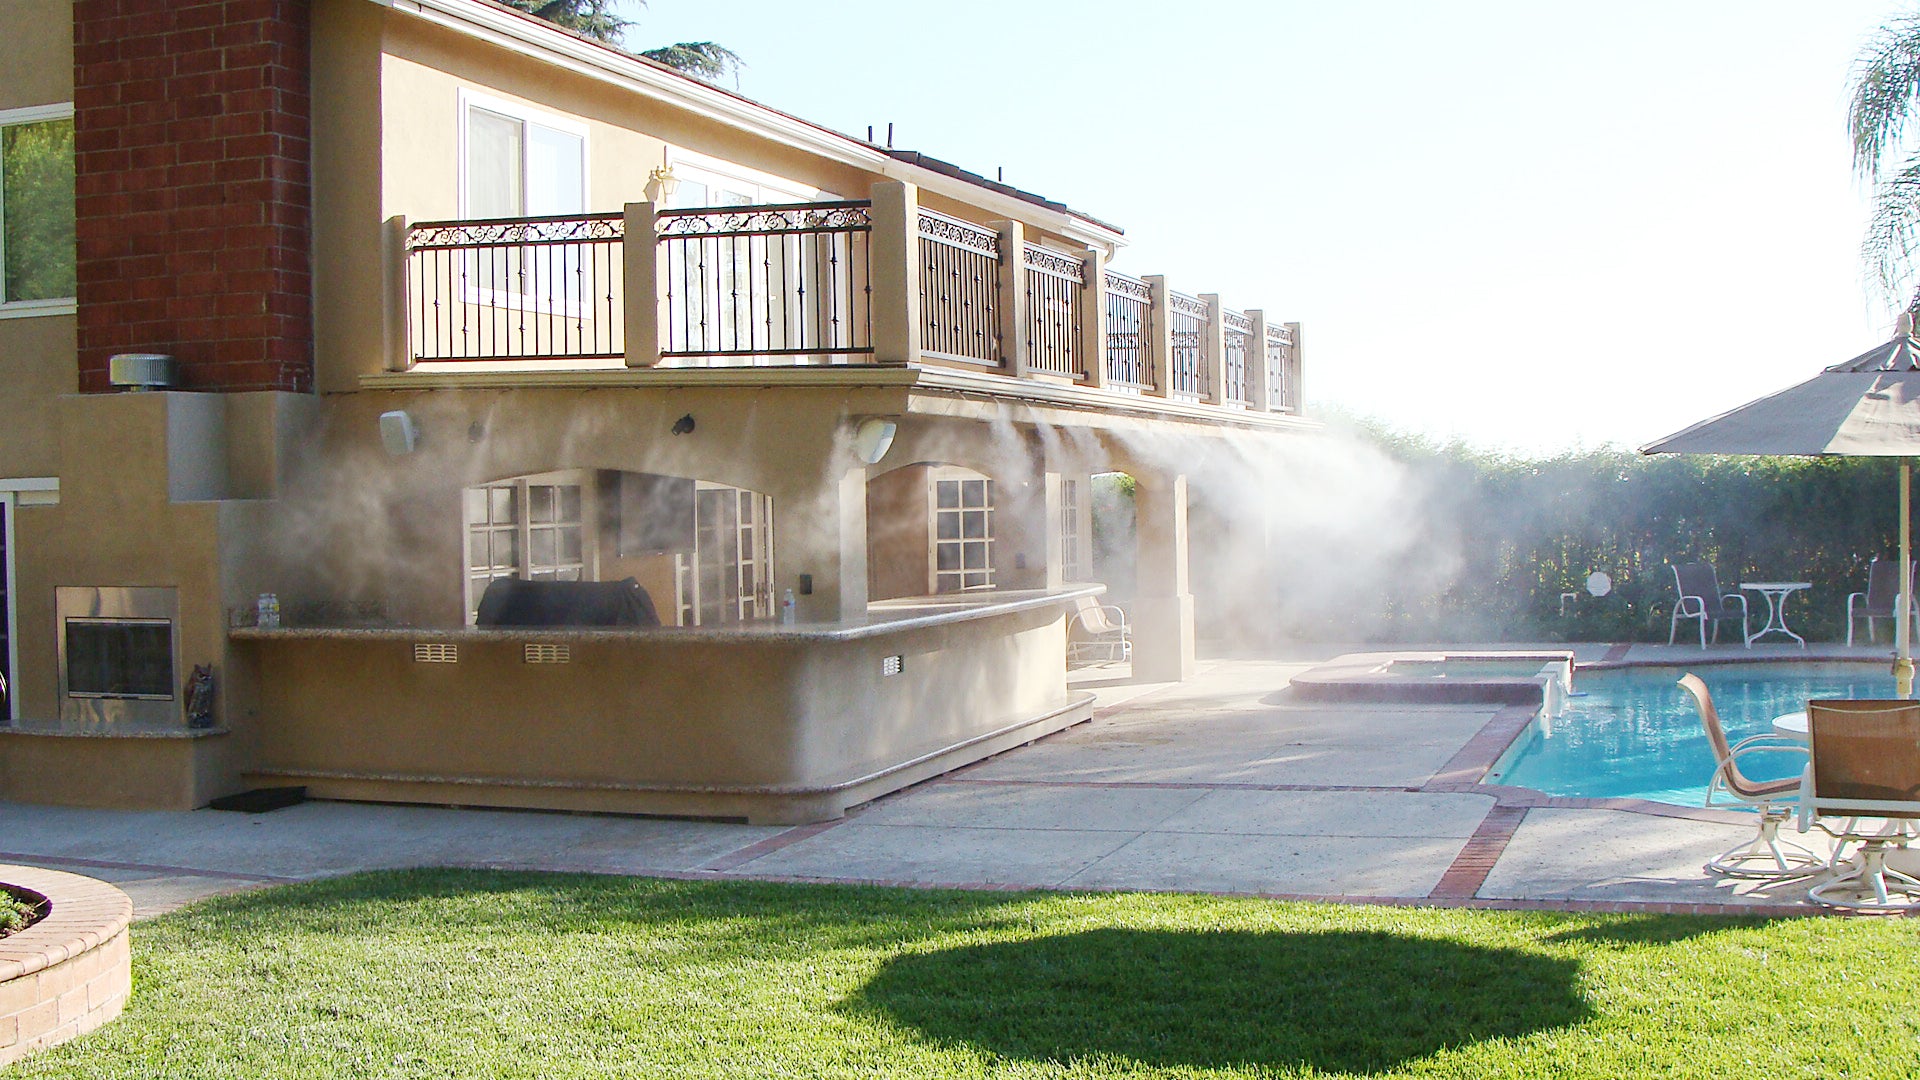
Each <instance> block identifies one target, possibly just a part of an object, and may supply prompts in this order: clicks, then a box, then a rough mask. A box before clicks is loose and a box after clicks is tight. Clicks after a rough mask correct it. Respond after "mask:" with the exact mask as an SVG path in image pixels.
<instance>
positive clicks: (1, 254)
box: [0, 105, 74, 315]
mask: <svg viewBox="0 0 1920 1080" xmlns="http://www.w3.org/2000/svg"><path fill="white" fill-rule="evenodd" d="M73 252H74V246H73V106H71V105H43V106H36V107H34V108H29V109H6V110H0V315H28V314H34V313H36V312H43V311H44V312H48V313H53V312H56V311H71V310H72V308H73V296H74V285H73V282H74V270H73V267H74V255H73Z"/></svg>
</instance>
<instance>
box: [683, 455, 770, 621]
mask: <svg viewBox="0 0 1920 1080" xmlns="http://www.w3.org/2000/svg"><path fill="white" fill-rule="evenodd" d="M683 569H684V574H683V577H682V581H681V585H680V591H681V595H680V608H681V614H680V622H681V625H683V626H687V625H692V626H716V625H719V624H722V623H731V622H745V621H748V620H752V619H766V618H771V617H772V616H773V613H774V610H775V608H774V599H773V499H772V498H770V497H769V496H766V495H762V494H760V493H759V492H757V491H748V490H746V489H745V488H736V487H728V486H727V485H725V484H714V483H708V482H707V481H704V480H703V481H700V482H699V483H698V484H696V485H695V487H694V546H693V559H692V562H691V565H687V564H684V563H683Z"/></svg>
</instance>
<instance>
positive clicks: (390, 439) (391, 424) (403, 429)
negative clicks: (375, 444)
mask: <svg viewBox="0 0 1920 1080" xmlns="http://www.w3.org/2000/svg"><path fill="white" fill-rule="evenodd" d="M419 444H420V429H419V428H416V427H414V426H413V417H411V416H408V415H407V413H406V410H404V409H394V410H393V411H392V412H383V413H381V414H380V445H382V446H384V447H386V448H387V453H389V454H392V455H394V456H395V457H398V456H400V455H401V454H411V453H413V448H414V447H416V446H418V445H419Z"/></svg>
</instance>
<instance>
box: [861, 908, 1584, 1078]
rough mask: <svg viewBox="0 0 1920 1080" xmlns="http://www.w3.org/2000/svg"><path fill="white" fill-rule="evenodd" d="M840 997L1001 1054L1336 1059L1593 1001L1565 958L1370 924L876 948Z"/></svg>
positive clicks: (1372, 1062) (1496, 1027)
mask: <svg viewBox="0 0 1920 1080" xmlns="http://www.w3.org/2000/svg"><path fill="white" fill-rule="evenodd" d="M842 1007H843V1008H846V1009H848V1010H849V1011H852V1012H856V1013H865V1014H868V1015H872V1016H876V1017H883V1018H885V1019H888V1020H891V1021H893V1022H894V1023H896V1024H900V1025H904V1026H906V1027H909V1028H912V1029H914V1030H917V1031H919V1032H920V1033H921V1034H923V1035H924V1036H926V1037H928V1038H930V1039H932V1040H934V1041H936V1042H941V1043H949V1044H964V1045H968V1046H973V1047H977V1048H979V1049H982V1050H986V1051H989V1052H991V1053H995V1054H998V1055H1001V1056H1003V1057H1007V1058H1016V1059H1025V1060H1031V1061H1061V1062H1064V1061H1072V1060H1076V1059H1087V1058H1123V1059H1131V1060H1132V1061H1136V1062H1139V1063H1141V1064H1143V1065H1148V1066H1154V1067H1160V1068H1178V1067H1190V1068H1224V1067H1232V1066H1253V1067H1267V1068H1281V1067H1299V1066H1309V1067H1312V1068H1316V1069H1321V1070H1326V1071H1330V1072H1351V1073H1370V1072H1379V1071H1382V1070H1386V1069H1391V1068H1394V1067H1396V1066H1398V1065H1402V1064H1404V1063H1406V1062H1409V1061H1412V1060H1415V1059H1418V1058H1423V1057H1426V1056H1428V1055H1431V1054H1434V1053H1436V1052H1438V1051H1441V1050H1445V1049H1447V1048H1449V1047H1460V1046H1465V1045H1468V1044H1471V1043H1474V1042H1478V1041H1482V1040H1487V1039H1501V1038H1515V1037H1519V1036H1525V1035H1528V1034H1531V1033H1534V1032H1538V1031H1544V1030H1548V1029H1552V1028H1564V1027H1568V1026H1570V1025H1574V1024H1578V1023H1581V1022H1583V1021H1585V1020H1587V1019H1588V1018H1589V1017H1590V1016H1591V1015H1592V1013H1591V1010H1590V1009H1589V1007H1588V1004H1587V1002H1586V999H1585V997H1584V996H1583V994H1582V992H1581V988H1580V984H1579V966H1578V964H1577V963H1576V962H1575V961H1573V960H1570V959H1565V958H1556V957H1551V956H1542V955H1539V954H1536V953H1531V952H1522V951H1519V950H1514V949H1502V948H1488V947H1482V946H1473V945H1466V944H1462V943H1459V942H1455V941H1448V940H1443V939H1432V938H1422V937H1409V936H1401V935H1397V934H1389V933H1380V932H1372V931H1337V932H1321V933H1246V932H1214V933H1208V932H1192V931H1152V930H1125V929H1103V930H1090V931H1086V932H1082V933H1075V934H1067V935H1061V936H1055V937H1044V938H1037V939H1029V940H1020V941H1005V942H994V943H989V944H982V945H971V946H966V947H962V948H953V949H944V950H940V951H937V952H929V953H919V954H911V955H906V956H901V957H898V958H896V959H894V960H891V961H889V962H888V963H887V964H886V965H885V966H884V967H883V968H882V969H881V970H880V972H879V973H878V974H877V975H875V976H874V978H873V979H871V980H870V981H869V982H868V983H867V984H866V985H865V986H864V987H863V988H862V989H861V990H860V991H859V992H858V994H856V995H855V996H854V997H853V998H851V999H849V1000H848V1001H846V1002H844V1003H843V1006H842Z"/></svg>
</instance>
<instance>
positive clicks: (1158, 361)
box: [1140, 274, 1173, 397]
mask: <svg viewBox="0 0 1920 1080" xmlns="http://www.w3.org/2000/svg"><path fill="white" fill-rule="evenodd" d="M1140 280H1141V281H1144V282H1146V283H1147V289H1148V291H1149V292H1150V293H1152V295H1153V298H1152V300H1150V301H1149V303H1151V304H1152V306H1153V311H1152V317H1151V318H1149V319H1148V320H1147V341H1146V348H1147V369H1148V370H1149V371H1151V372H1153V389H1151V390H1149V391H1147V393H1149V394H1151V395H1153V396H1154V397H1171V396H1173V313H1172V311H1171V310H1169V309H1168V307H1167V279H1166V275H1164V274H1145V275H1142V276H1141V278H1140Z"/></svg>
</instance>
